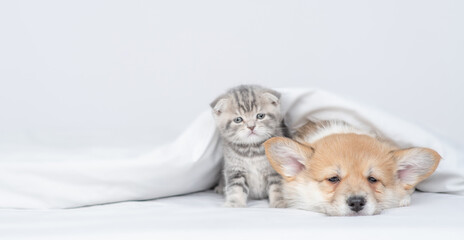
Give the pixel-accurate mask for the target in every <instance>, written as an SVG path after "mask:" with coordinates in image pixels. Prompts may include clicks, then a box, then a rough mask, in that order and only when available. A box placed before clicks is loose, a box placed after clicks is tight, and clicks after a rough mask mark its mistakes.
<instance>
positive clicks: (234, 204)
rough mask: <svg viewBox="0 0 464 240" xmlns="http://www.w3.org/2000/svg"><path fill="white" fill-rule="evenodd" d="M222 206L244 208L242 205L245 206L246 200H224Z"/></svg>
mask: <svg viewBox="0 0 464 240" xmlns="http://www.w3.org/2000/svg"><path fill="white" fill-rule="evenodd" d="M224 207H230V208H244V207H246V202H238V201H226V202H225V203H224Z"/></svg>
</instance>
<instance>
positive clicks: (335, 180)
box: [327, 176, 340, 183]
mask: <svg viewBox="0 0 464 240" xmlns="http://www.w3.org/2000/svg"><path fill="white" fill-rule="evenodd" d="M327 181H329V182H331V183H338V182H340V178H339V177H338V176H335V177H331V178H329V179H327Z"/></svg>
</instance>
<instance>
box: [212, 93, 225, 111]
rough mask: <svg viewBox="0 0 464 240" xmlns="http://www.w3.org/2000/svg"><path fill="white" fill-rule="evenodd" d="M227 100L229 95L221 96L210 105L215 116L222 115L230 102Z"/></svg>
mask: <svg viewBox="0 0 464 240" xmlns="http://www.w3.org/2000/svg"><path fill="white" fill-rule="evenodd" d="M227 99H228V98H227V95H221V96H219V97H217V98H216V99H215V100H214V101H212V102H211V103H210V104H209V105H210V106H211V108H212V109H213V111H214V113H215V114H217V115H219V114H221V113H222V111H223V110H224V108H225V107H226V104H227V101H228V100H227Z"/></svg>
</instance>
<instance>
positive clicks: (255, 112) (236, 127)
mask: <svg viewBox="0 0 464 240" xmlns="http://www.w3.org/2000/svg"><path fill="white" fill-rule="evenodd" d="M210 105H211V107H212V109H213V115H214V117H215V120H216V125H217V127H218V129H219V132H220V135H221V138H222V143H223V147H224V168H223V171H222V176H221V180H220V182H219V185H218V186H217V187H216V189H215V190H216V191H217V192H219V193H224V194H225V199H226V200H225V204H224V206H227V207H245V206H246V202H247V198H248V197H250V198H254V199H263V198H266V197H269V205H270V206H271V207H285V205H284V201H283V197H282V194H281V177H280V175H279V174H278V173H277V172H275V170H274V169H273V168H272V167H271V166H270V164H269V161H268V160H267V158H266V155H265V152H264V146H263V143H264V142H265V141H266V140H268V139H269V138H271V137H274V136H283V135H284V132H285V133H286V128H285V125H284V124H283V121H282V118H283V116H282V114H281V111H280V93H278V92H276V91H274V90H271V89H266V88H263V87H260V86H255V85H241V86H238V87H235V88H232V89H230V90H229V91H228V92H226V93H225V94H223V95H221V96H219V97H218V98H217V99H216V100H214V101H213V102H212V103H211V104H210Z"/></svg>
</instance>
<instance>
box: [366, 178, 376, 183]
mask: <svg viewBox="0 0 464 240" xmlns="http://www.w3.org/2000/svg"><path fill="white" fill-rule="evenodd" d="M367 181H369V182H370V183H376V182H377V181H378V180H377V179H376V178H375V177H368V178H367Z"/></svg>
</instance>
